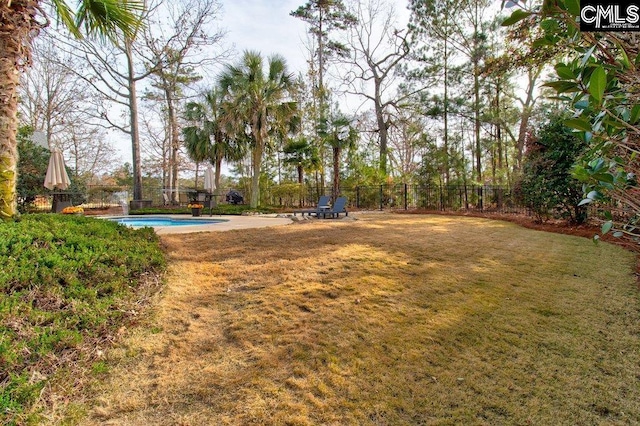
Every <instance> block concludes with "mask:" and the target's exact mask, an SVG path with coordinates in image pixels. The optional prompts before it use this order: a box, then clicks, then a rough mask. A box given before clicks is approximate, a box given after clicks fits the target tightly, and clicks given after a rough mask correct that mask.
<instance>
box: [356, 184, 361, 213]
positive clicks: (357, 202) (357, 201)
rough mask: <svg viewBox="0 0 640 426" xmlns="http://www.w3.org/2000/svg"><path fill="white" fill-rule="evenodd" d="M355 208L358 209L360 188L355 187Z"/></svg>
mask: <svg viewBox="0 0 640 426" xmlns="http://www.w3.org/2000/svg"><path fill="white" fill-rule="evenodd" d="M356 208H357V209H359V208H360V187H359V186H356Z"/></svg>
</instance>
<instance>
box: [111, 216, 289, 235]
mask: <svg viewBox="0 0 640 426" xmlns="http://www.w3.org/2000/svg"><path fill="white" fill-rule="evenodd" d="M145 216H147V217H161V218H169V219H189V220H203V221H205V220H211V219H216V220H224V222H217V223H208V224H203V225H181V226H154V227H153V229H154V230H155V232H156V234H158V235H166V234H189V233H193V232H221V231H231V230H234V229H249V228H265V227H269V226H281V225H288V224H291V223H293V221H292V220H291V219H290V218H288V217H277V216H276V215H255V216H253V215H252V216H233V215H213V216H197V217H194V216H187V215H177V214H153V215H129V216H126V215H110V216H99V217H100V218H103V219H106V218H125V217H129V218H136V217H138V218H140V217H145Z"/></svg>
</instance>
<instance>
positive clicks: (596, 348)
mask: <svg viewBox="0 0 640 426" xmlns="http://www.w3.org/2000/svg"><path fill="white" fill-rule="evenodd" d="M162 242H163V244H164V245H165V246H166V249H167V252H168V253H169V265H170V266H169V276H168V286H167V288H166V289H165V291H164V292H163V293H162V294H161V295H160V296H159V298H158V300H157V307H156V309H155V311H154V313H153V315H152V316H151V317H150V318H148V320H147V322H146V324H145V326H143V327H139V328H136V329H132V330H128V331H127V332H126V334H127V337H126V338H125V339H124V340H123V341H122V342H121V343H120V344H118V345H117V346H116V347H115V348H114V349H112V350H110V351H109V352H107V354H106V355H105V357H106V358H105V363H104V365H106V368H105V369H104V370H105V371H104V372H101V373H99V374H98V378H99V380H98V381H97V382H96V384H95V385H94V386H93V389H91V392H89V393H88V394H90V395H92V399H86V400H79V401H76V402H75V403H73V404H69V405H67V406H66V409H65V410H66V413H65V414H64V415H66V416H68V419H72V418H75V419H76V420H78V419H82V422H83V424H129V425H147V424H163V425H165V424H166V425H200V424H230V425H247V424H260V425H262V424H276V425H278V424H282V425H284V424H287V425H315V424H335V425H345V424H354V425H355V424H357V425H403V424H404V425H416V424H430V425H431V424H433V425H454V424H456V425H457V424H465V425H475V424H477V425H483V424H486V425H496V424H503V425H510V424H513V425H524V424H533V425H546V424H554V425H575V424H584V425H586V424H589V425H597V424H602V425H604V424H606V425H612V424H620V425H622V424H625V425H627V424H638V423H639V422H640V386H639V384H638V383H639V380H640V303H639V301H640V297H639V292H638V287H637V283H636V279H635V277H634V275H633V268H634V255H633V254H632V253H630V252H627V251H625V250H623V249H621V248H619V247H615V246H612V245H608V244H603V243H601V244H598V245H595V244H593V243H592V242H590V241H589V240H587V239H584V238H578V237H572V236H566V235H557V234H551V233H546V232H540V231H534V230H529V229H524V228H522V227H519V226H517V225H514V224H510V223H506V222H501V221H491V220H485V219H478V218H461V217H446V216H420V215H415V216H401V215H370V216H360V218H359V220H357V221H311V222H305V223H298V224H294V225H291V226H283V227H277V228H266V229H252V230H248V231H241V232H239V231H229V232H220V233H218V232H214V233H201V234H190V235H167V236H163V237H162ZM87 398H89V397H87ZM59 414H60V413H59ZM85 414H86V415H88V416H87V417H84V416H85ZM83 417H84V418H83Z"/></svg>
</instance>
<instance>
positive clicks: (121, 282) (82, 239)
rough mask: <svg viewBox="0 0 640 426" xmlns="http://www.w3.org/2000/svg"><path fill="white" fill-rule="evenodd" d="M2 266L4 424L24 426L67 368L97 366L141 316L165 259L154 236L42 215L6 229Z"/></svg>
mask: <svg viewBox="0 0 640 426" xmlns="http://www.w3.org/2000/svg"><path fill="white" fill-rule="evenodd" d="M0 264H1V265H2V268H1V269H0V423H2V424H23V423H34V422H37V421H38V415H37V407H35V405H34V404H35V403H36V401H38V400H39V399H40V398H41V391H42V389H43V388H44V387H45V386H46V385H47V383H49V382H50V381H52V380H55V377H56V373H57V371H58V370H59V368H60V367H61V366H63V365H64V366H65V368H68V367H69V365H70V364H74V363H76V362H77V363H79V364H82V363H83V362H86V361H91V358H92V357H95V352H96V351H95V349H96V345H98V343H99V342H101V341H103V340H105V338H106V336H110V335H113V334H114V330H117V329H118V328H119V327H121V326H122V325H123V324H125V323H126V321H127V319H128V318H130V317H131V315H132V314H135V312H134V309H135V307H134V306H133V303H136V301H138V300H139V299H140V291H142V290H143V287H144V289H145V291H146V290H148V287H147V285H148V281H149V280H146V279H145V277H149V276H157V274H158V273H160V272H161V271H162V270H163V269H164V267H165V259H164V254H163V253H162V251H161V249H160V247H159V244H158V238H157V236H156V235H155V234H154V233H153V231H152V229H150V228H146V229H140V230H133V229H130V228H127V227H125V226H122V225H118V224H116V223H113V222H109V221H105V220H99V219H92V218H86V217H83V216H63V215H53V214H38V215H25V216H23V217H22V218H21V219H20V220H18V221H16V222H0ZM145 283H146V284H145ZM89 368H90V367H89ZM94 370H95V368H94Z"/></svg>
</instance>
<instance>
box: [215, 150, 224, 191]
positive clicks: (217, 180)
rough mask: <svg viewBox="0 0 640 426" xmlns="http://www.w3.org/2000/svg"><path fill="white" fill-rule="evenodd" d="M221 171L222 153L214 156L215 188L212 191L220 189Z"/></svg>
mask: <svg viewBox="0 0 640 426" xmlns="http://www.w3.org/2000/svg"><path fill="white" fill-rule="evenodd" d="M221 173H222V155H218V156H217V157H216V170H215V185H216V189H215V190H214V193H216V194H217V193H218V192H217V191H218V190H219V189H220V174H221Z"/></svg>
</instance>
